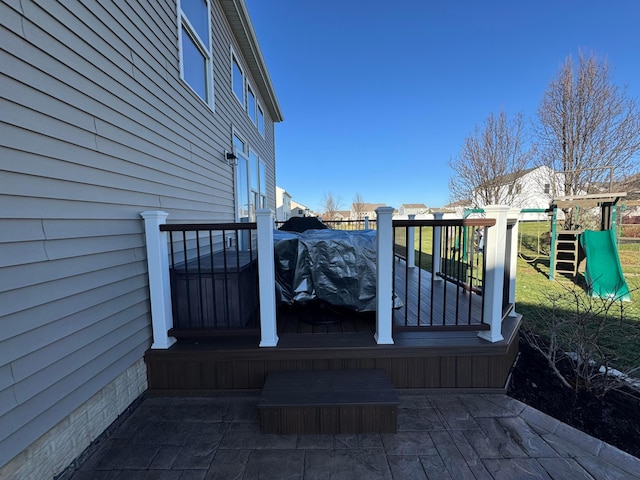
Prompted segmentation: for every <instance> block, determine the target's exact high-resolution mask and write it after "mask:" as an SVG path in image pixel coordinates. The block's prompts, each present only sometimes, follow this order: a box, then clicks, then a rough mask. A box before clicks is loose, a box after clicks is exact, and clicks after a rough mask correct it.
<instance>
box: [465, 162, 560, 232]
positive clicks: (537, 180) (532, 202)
mask: <svg viewBox="0 0 640 480" xmlns="http://www.w3.org/2000/svg"><path fill="white" fill-rule="evenodd" d="M563 181H564V178H563V174H561V173H557V172H554V171H553V170H552V169H550V168H549V167H546V166H540V167H535V168H530V169H527V170H523V171H521V172H517V173H512V174H509V175H504V176H502V177H499V178H498V179H496V180H495V182H496V183H498V184H499V185H500V188H499V190H498V194H497V197H498V198H493V199H492V202H490V203H492V204H497V203H502V204H509V205H510V206H512V207H514V208H519V209H547V208H549V205H550V203H551V200H552V199H553V198H554V197H558V196H562V194H563V193H562V192H563V191H564V187H563ZM474 204H475V205H477V206H478V207H483V206H484V204H483V202H482V200H481V198H480V196H479V195H475V199H474ZM546 218H547V215H546V214H545V213H523V214H521V216H520V219H521V220H524V221H526V220H545V219H546Z"/></svg>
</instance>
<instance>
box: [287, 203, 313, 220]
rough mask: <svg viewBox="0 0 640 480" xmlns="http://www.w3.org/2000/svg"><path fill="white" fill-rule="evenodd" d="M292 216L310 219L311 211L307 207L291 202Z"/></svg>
mask: <svg viewBox="0 0 640 480" xmlns="http://www.w3.org/2000/svg"><path fill="white" fill-rule="evenodd" d="M291 216H292V217H309V216H311V210H310V209H309V207H307V206H306V205H303V204H301V203H298V202H296V201H295V200H291Z"/></svg>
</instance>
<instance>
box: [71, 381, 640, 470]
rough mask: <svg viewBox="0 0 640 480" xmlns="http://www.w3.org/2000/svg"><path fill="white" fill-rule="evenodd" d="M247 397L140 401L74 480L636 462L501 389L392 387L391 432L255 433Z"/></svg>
mask: <svg viewBox="0 0 640 480" xmlns="http://www.w3.org/2000/svg"><path fill="white" fill-rule="evenodd" d="M258 396H259V394H258V393H255V394H254V393H243V394H235V393H234V394H227V395H216V396H212V397H196V398H193V397H189V398H184V397H162V398H154V397H147V398H145V399H144V400H143V401H142V402H141V403H140V404H139V405H138V406H137V407H136V408H135V409H134V410H133V412H132V413H131V414H130V415H129V416H128V417H127V418H126V419H124V420H123V421H122V422H121V423H120V424H119V425H118V426H117V428H115V429H113V430H112V431H111V432H110V434H109V435H108V436H107V437H106V438H104V439H102V440H101V441H100V442H99V443H98V444H96V445H95V446H94V448H93V449H92V450H93V453H91V454H90V455H88V456H87V458H86V460H85V461H84V462H83V463H82V464H81V465H80V466H79V469H78V470H77V471H76V472H75V473H74V474H73V475H72V476H71V477H70V478H72V479H73V480H88V479H91V480H107V479H109V480H112V479H117V480H143V479H144V480H151V479H157V480H178V479H180V480H201V479H208V480H209V479H220V480H229V479H252V480H253V479H261V480H267V479H274V480H287V479H305V480H316V479H318V480H319V479H322V480H325V479H332V480H339V479H344V480H348V479H349V480H350V479H353V480H356V479H358V480H360V479H367V480H377V479H455V480H458V479H500V480H501V479H505V480H518V479H533V478H536V479H567V480H569V479H570V480H576V479H634V478H638V479H640V459H637V458H635V457H632V456H631V455H628V454H626V453H624V452H621V451H620V450H618V449H616V448H613V447H611V446H610V445H607V444H605V443H603V442H601V441H599V440H596V439H594V438H593V437H590V436H588V435H586V434H584V433H582V432H580V431H578V430H576V429H574V428H571V427H568V426H567V425H564V424H562V423H560V422H558V421H557V420H555V419H553V418H551V417H549V416H547V415H545V414H543V413H541V412H538V411H537V410H534V409H532V408H530V407H528V406H526V405H525V404H523V403H521V402H519V401H517V400H514V399H512V398H510V397H508V396H506V395H493V394H455V395H449V394H431V393H430V394H424V393H401V394H400V401H401V403H400V407H399V409H398V433H397V434H360V435H272V434H268V435H263V434H261V433H260V426H259V422H258V411H257V401H258Z"/></svg>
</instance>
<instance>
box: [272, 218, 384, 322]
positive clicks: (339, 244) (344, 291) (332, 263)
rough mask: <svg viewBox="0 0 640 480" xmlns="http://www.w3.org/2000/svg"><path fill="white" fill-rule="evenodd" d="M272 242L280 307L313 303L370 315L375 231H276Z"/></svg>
mask: <svg viewBox="0 0 640 480" xmlns="http://www.w3.org/2000/svg"><path fill="white" fill-rule="evenodd" d="M273 236H274V245H275V261H276V289H277V293H278V297H279V300H280V301H281V302H283V303H286V304H293V303H294V302H307V301H310V300H314V299H319V300H323V301H325V302H328V303H330V304H332V305H336V306H343V307H347V308H351V309H353V310H356V311H358V312H367V311H375V309H376V232H375V230H356V231H343V230H331V229H327V230H307V231H306V232H303V233H294V232H283V231H279V230H276V231H274V235H273Z"/></svg>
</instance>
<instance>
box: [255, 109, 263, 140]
mask: <svg viewBox="0 0 640 480" xmlns="http://www.w3.org/2000/svg"><path fill="white" fill-rule="evenodd" d="M256 127H257V129H258V133H259V134H260V135H262V136H263V137H264V135H265V134H264V108H262V104H261V103H260V102H258V101H256Z"/></svg>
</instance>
